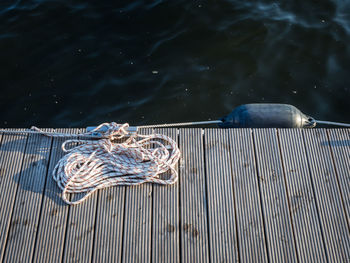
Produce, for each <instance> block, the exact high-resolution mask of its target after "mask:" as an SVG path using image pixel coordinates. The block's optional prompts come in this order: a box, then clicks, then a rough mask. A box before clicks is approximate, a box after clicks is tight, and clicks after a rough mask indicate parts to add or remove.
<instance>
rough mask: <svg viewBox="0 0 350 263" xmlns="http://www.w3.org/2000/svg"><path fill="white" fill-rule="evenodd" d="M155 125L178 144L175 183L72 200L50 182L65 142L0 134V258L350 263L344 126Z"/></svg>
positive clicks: (349, 134) (348, 155) (349, 165)
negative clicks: (72, 203)
mask: <svg viewBox="0 0 350 263" xmlns="http://www.w3.org/2000/svg"><path fill="white" fill-rule="evenodd" d="M59 131H65V132H74V133H77V132H78V131H79V130H78V129H71V130H70V129H62V130H59ZM151 132H152V130H143V133H151ZM156 132H159V133H163V134H167V135H169V136H171V137H172V138H174V139H175V140H178V143H179V146H180V150H181V152H182V157H181V162H180V164H179V176H180V178H179V181H178V182H177V183H176V184H174V185H172V186H160V185H152V184H144V185H140V186H134V187H113V188H108V189H103V190H100V191H98V192H96V193H95V194H94V195H92V196H91V197H90V198H88V199H87V200H86V201H85V202H84V203H82V204H80V205H77V206H67V205H65V204H64V203H63V202H62V199H61V191H60V190H59V189H58V187H57V185H56V182H54V181H53V179H52V170H53V168H54V166H55V165H56V163H57V161H58V160H59V159H60V158H61V157H62V156H63V152H62V151H61V150H60V147H61V143H62V142H63V140H65V139H66V138H65V139H58V138H54V139H51V138H47V137H45V136H38V135H35V136H34V135H30V136H25V135H2V134H1V133H0V143H1V144H0V205H1V206H0V261H4V262H18V261H29V262H30V261H34V262H47V261H53V262H61V261H64V262H66V261H70V262H73V261H74V262H77V261H79V262H90V261H94V262H101V261H103V262H116V261H126V262H139V261H152V262H153V261H155V262H179V261H183V262H192V261H196V262H208V261H212V262H216V261H219V262H220V261H225V262H233V261H242V262H245V261H247V262H266V261H302V262H309V261H317V262H323V261H326V262H327V261H332V262H333V261H340V262H347V261H349V260H350V252H349V249H348V248H349V247H350V220H349V212H350V196H349V195H350V174H349V170H350V161H349V160H350V130H349V129H329V130H325V129H313V130H299V129H279V130H276V129H254V130H251V129H227V130H222V129H204V130H202V129H180V130H176V129H160V130H157V131H156ZM24 243H25V244H26V245H23V244H24Z"/></svg>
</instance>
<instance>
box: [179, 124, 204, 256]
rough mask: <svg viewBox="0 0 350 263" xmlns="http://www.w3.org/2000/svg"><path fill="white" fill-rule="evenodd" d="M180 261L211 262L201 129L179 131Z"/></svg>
mask: <svg viewBox="0 0 350 263" xmlns="http://www.w3.org/2000/svg"><path fill="white" fill-rule="evenodd" d="M179 141H180V150H181V152H182V158H181V164H180V182H181V185H180V211H181V216H180V221H181V240H180V246H181V259H182V260H181V261H182V262H208V261H209V237H208V225H207V222H208V219H207V213H208V211H207V209H208V208H207V197H206V186H205V180H206V179H205V168H204V152H203V136H202V130H201V129H180V137H179Z"/></svg>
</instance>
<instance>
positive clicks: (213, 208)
mask: <svg viewBox="0 0 350 263" xmlns="http://www.w3.org/2000/svg"><path fill="white" fill-rule="evenodd" d="M204 139H205V143H204V148H205V164H206V180H207V200H208V210H209V211H210V213H208V224H209V236H210V241H211V242H210V247H209V249H210V257H211V258H210V261H211V262H235V261H238V260H239V257H238V246H237V240H236V237H237V235H236V231H237V229H236V222H235V221H236V220H235V213H236V212H235V204H234V194H233V188H234V186H233V178H232V173H231V162H230V143H229V142H230V141H229V130H217V129H206V130H205V134H204Z"/></svg>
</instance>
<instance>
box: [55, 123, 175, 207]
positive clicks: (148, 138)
mask: <svg viewBox="0 0 350 263" xmlns="http://www.w3.org/2000/svg"><path fill="white" fill-rule="evenodd" d="M102 126H108V130H107V131H106V132H103V134H102V135H103V137H104V139H100V140H79V139H72V140H67V141H65V142H64V143H63V144H62V149H63V151H65V152H67V153H68V154H66V155H65V156H64V157H63V158H62V159H61V160H59V161H58V163H57V165H56V167H55V168H54V170H53V178H54V180H55V181H56V182H57V184H58V186H59V188H60V189H61V190H62V191H63V192H62V198H63V200H64V201H65V202H66V203H67V204H78V203H81V202H82V201H84V200H85V199H86V198H87V197H88V196H90V195H91V194H92V193H93V192H95V191H96V190H98V189H101V188H105V187H110V186H116V185H138V184H142V183H146V182H151V183H158V184H164V185H166V184H173V183H175V182H176V181H177V178H178V174H177V171H176V169H175V165H176V163H177V162H178V160H179V158H180V155H181V154H180V150H179V148H178V147H177V144H176V142H175V141H174V140H172V139H171V138H170V137H168V136H165V135H162V134H151V135H139V134H133V135H131V136H130V137H129V138H128V139H126V140H125V141H124V142H122V143H116V142H114V140H115V139H123V138H124V137H125V136H128V135H129V134H128V131H127V128H128V127H129V125H128V124H127V123H126V124H123V125H119V124H116V123H110V124H109V123H104V124H101V125H100V126H98V127H97V128H96V129H94V130H93V131H91V133H93V132H95V131H98V130H99V128H100V127H102ZM99 132H100V131H99ZM72 143H78V144H79V145H78V146H75V147H73V148H68V147H67V145H69V144H72ZM167 171H170V178H169V179H161V178H160V175H161V174H163V173H165V172H167ZM71 193H74V194H76V193H86V194H85V195H84V196H83V197H82V198H81V199H79V200H75V201H70V200H69V198H68V196H67V194H71Z"/></svg>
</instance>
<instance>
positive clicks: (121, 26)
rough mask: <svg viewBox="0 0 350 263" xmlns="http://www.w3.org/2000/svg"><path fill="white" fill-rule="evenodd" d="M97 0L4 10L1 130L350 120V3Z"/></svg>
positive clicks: (1, 5) (0, 8)
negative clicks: (252, 111)
mask: <svg viewBox="0 0 350 263" xmlns="http://www.w3.org/2000/svg"><path fill="white" fill-rule="evenodd" d="M99 2H104V1H53V0H50V1H44V0H41V1H39V0H37V1H17V2H15V3H14V1H1V2H0V54H1V56H0V67H1V70H0V86H1V91H2V92H1V96H0V110H1V114H0V116H1V119H0V123H1V124H0V126H4V127H9V126H11V127H28V126H31V125H38V126H42V127H43V126H46V127H72V126H75V127H84V126H86V125H93V124H98V123H101V122H104V121H117V122H130V123H132V124H144V123H149V124H151V123H162V122H175V121H188V120H206V119H216V118H218V117H221V116H223V115H225V114H227V113H229V112H230V111H231V110H232V109H233V108H234V107H235V106H238V105H240V104H243V103H251V102H281V103H290V104H293V105H295V106H297V107H298V108H300V109H301V110H302V111H304V112H305V113H307V114H310V115H312V116H314V117H317V118H320V119H329V120H334V121H344V122H350V116H349V102H350V89H349V88H350V85H349V84H350V77H349V70H350V50H349V46H350V45H349V44H350V42H349V40H350V2H349V1H346V0H337V1H247V0H245V1H140V0H139V1H118V2H119V4H111V5H108V4H102V3H99ZM122 2H124V3H122Z"/></svg>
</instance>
